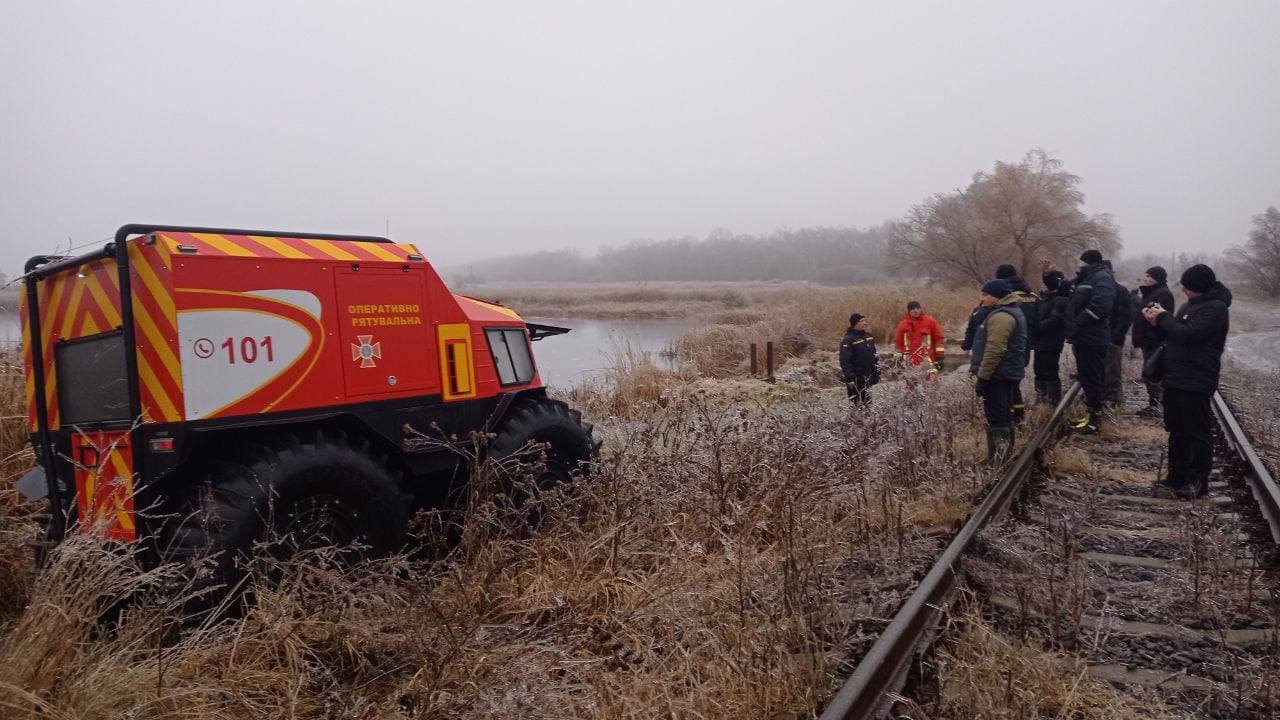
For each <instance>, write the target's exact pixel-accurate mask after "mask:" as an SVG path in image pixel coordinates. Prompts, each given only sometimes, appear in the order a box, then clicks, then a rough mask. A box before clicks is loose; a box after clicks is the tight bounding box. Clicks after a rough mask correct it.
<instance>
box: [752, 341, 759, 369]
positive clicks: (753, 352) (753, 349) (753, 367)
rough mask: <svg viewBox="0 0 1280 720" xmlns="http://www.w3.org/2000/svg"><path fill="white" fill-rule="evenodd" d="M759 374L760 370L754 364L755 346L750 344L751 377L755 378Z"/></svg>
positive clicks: (755, 363)
mask: <svg viewBox="0 0 1280 720" xmlns="http://www.w3.org/2000/svg"><path fill="white" fill-rule="evenodd" d="M759 372H760V368H759V367H758V364H757V362H756V344H755V343H751V377H755V376H756V375H758V374H759Z"/></svg>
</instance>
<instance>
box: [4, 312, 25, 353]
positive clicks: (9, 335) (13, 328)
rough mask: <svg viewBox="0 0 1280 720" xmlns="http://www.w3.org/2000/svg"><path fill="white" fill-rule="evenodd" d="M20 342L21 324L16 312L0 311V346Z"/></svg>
mask: <svg viewBox="0 0 1280 720" xmlns="http://www.w3.org/2000/svg"><path fill="white" fill-rule="evenodd" d="M21 343H22V324H21V323H19V322H18V313H15V312H0V347H14V346H17V345H19V344H21Z"/></svg>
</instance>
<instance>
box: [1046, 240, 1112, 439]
mask: <svg viewBox="0 0 1280 720" xmlns="http://www.w3.org/2000/svg"><path fill="white" fill-rule="evenodd" d="M1052 269H1053V266H1052V264H1050V265H1049V266H1048V267H1046V268H1045V271H1046V272H1048V271H1051V270H1052ZM1115 296H1116V279H1115V277H1114V276H1113V275H1112V273H1111V270H1110V269H1109V268H1108V267H1107V265H1106V263H1105V262H1104V260H1103V257H1102V253H1101V252H1099V251H1097V250H1085V251H1084V252H1083V253H1081V254H1080V271H1079V272H1078V273H1076V277H1075V280H1074V281H1073V282H1072V283H1071V297H1070V299H1069V300H1068V302H1067V312H1066V316H1065V318H1066V340H1067V342H1068V343H1071V350H1072V354H1074V355H1075V358H1076V375H1077V377H1079V379H1080V387H1081V389H1083V390H1084V402H1085V406H1086V407H1087V408H1088V413H1087V414H1086V415H1085V416H1084V417H1082V418H1080V419H1079V420H1076V421H1074V422H1072V423H1071V429H1072V430H1074V431H1075V432H1079V433H1084V434H1087V435H1094V434H1097V433H1098V431H1099V428H1100V427H1101V426H1102V406H1103V394H1104V392H1105V390H1106V362H1107V346H1109V345H1110V344H1111V313H1112V311H1113V310H1114V308H1115Z"/></svg>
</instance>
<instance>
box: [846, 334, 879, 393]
mask: <svg viewBox="0 0 1280 720" xmlns="http://www.w3.org/2000/svg"><path fill="white" fill-rule="evenodd" d="M840 372H842V373H843V374H844V381H845V382H846V383H851V382H856V383H857V384H858V386H859V387H871V386H872V385H875V384H876V383H878V382H880V367H879V365H878V364H877V363H876V339H875V338H874V337H872V335H871V334H870V333H867V332H865V331H862V330H854V329H853V328H849V329H848V330H847V331H845V334H844V339H842V340H841V341H840Z"/></svg>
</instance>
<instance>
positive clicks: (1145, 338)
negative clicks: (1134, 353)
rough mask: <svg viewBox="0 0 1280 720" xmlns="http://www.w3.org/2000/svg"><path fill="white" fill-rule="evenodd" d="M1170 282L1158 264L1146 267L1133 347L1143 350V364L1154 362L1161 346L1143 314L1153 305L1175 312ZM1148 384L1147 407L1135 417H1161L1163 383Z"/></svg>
mask: <svg viewBox="0 0 1280 720" xmlns="http://www.w3.org/2000/svg"><path fill="white" fill-rule="evenodd" d="M1168 280H1169V273H1167V272H1165V269H1164V268H1162V267H1160V266H1159V265H1155V266H1152V267H1149V268H1147V272H1146V274H1145V275H1143V277H1142V284H1141V285H1139V286H1138V303H1137V308H1135V310H1134V314H1133V315H1134V318H1133V333H1132V338H1133V346H1134V347H1136V348H1138V349H1139V350H1141V351H1142V363H1143V365H1146V363H1147V362H1148V361H1149V360H1151V356H1152V355H1154V354H1155V352H1156V349H1157V348H1159V347H1160V339H1159V338H1158V337H1157V334H1156V331H1155V328H1154V327H1152V325H1151V323H1149V322H1145V321H1144V320H1143V317H1142V311H1143V309H1145V308H1149V307H1151V306H1152V305H1158V306H1160V307H1162V308H1164V309H1165V310H1168V311H1169V312H1173V305H1174V303H1173V293H1172V292H1170V291H1169V284H1168ZM1146 385H1147V406H1146V407H1144V408H1142V409H1141V410H1139V411H1137V413H1135V414H1136V415H1138V416H1140V417H1149V418H1157V417H1160V394H1161V389H1160V383H1154V382H1148V383H1146Z"/></svg>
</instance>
